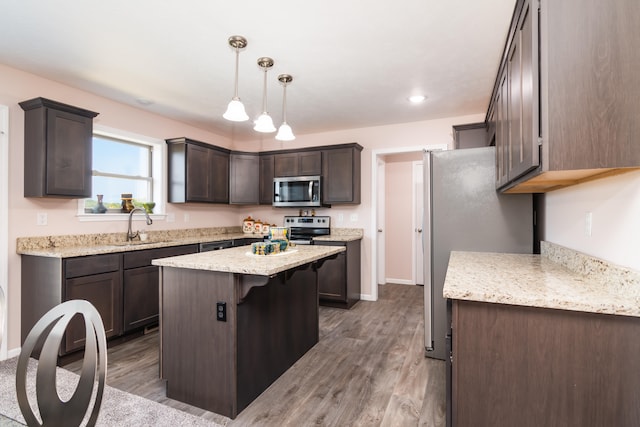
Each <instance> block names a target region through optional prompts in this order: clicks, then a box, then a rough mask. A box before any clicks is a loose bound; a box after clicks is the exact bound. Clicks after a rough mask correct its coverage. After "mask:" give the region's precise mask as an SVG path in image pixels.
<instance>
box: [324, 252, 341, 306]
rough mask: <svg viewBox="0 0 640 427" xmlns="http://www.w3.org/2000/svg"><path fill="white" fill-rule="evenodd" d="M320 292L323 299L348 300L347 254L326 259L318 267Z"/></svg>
mask: <svg viewBox="0 0 640 427" xmlns="http://www.w3.org/2000/svg"><path fill="white" fill-rule="evenodd" d="M318 292H319V295H320V298H321V299H326V300H333V301H341V302H346V301H347V256H346V253H345V252H341V253H339V254H338V257H337V258H335V259H327V260H325V261H324V262H323V263H322V265H321V266H320V268H319V269H318Z"/></svg>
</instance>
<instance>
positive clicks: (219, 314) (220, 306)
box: [216, 302, 227, 322]
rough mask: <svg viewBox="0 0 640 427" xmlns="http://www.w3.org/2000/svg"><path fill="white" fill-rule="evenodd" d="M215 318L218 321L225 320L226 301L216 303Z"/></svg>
mask: <svg viewBox="0 0 640 427" xmlns="http://www.w3.org/2000/svg"><path fill="white" fill-rule="evenodd" d="M216 320H218V321H219V322H226V321H227V303H226V302H217V303H216Z"/></svg>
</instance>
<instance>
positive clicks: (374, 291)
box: [369, 143, 449, 301]
mask: <svg viewBox="0 0 640 427" xmlns="http://www.w3.org/2000/svg"><path fill="white" fill-rule="evenodd" d="M448 149H449V147H448V144H446V143H445V144H429V145H424V146H418V147H398V148H381V149H377V150H372V151H371V228H370V229H369V233H370V236H371V254H372V257H371V272H370V273H371V301H377V300H378V283H377V282H378V281H377V271H378V270H377V269H378V238H377V234H378V233H377V230H376V227H377V224H378V209H377V206H378V196H377V192H378V188H377V187H378V167H377V165H378V156H384V155H387V154H397V153H412V152H422V151H424V150H428V151H433V150H448Z"/></svg>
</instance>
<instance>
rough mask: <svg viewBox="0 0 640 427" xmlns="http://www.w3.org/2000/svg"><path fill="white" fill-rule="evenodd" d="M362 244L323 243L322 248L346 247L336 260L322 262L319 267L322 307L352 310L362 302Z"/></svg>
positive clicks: (356, 241) (358, 241) (317, 243)
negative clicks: (356, 304)
mask: <svg viewBox="0 0 640 427" xmlns="http://www.w3.org/2000/svg"><path fill="white" fill-rule="evenodd" d="M360 242H361V240H354V241H351V242H342V241H321V240H317V241H315V242H314V243H315V244H316V245H322V246H346V248H347V250H346V251H345V252H340V253H339V254H338V256H337V257H336V258H327V259H324V260H322V262H321V263H319V264H320V266H319V267H318V292H319V298H320V305H325V306H330V307H338V308H351V307H352V306H353V305H354V304H355V303H357V302H358V301H360V280H361V276H360V260H361V256H360V253H361V251H360Z"/></svg>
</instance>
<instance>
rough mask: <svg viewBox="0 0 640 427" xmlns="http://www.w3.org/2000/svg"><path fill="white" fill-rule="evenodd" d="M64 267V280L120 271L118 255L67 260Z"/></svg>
mask: <svg viewBox="0 0 640 427" xmlns="http://www.w3.org/2000/svg"><path fill="white" fill-rule="evenodd" d="M64 266H65V268H64V271H65V275H64V277H65V278H66V279H70V278H72V277H81V276H88V275H91V274H100V273H108V272H111V271H118V270H119V269H120V254H108V255H92V256H84V257H78V258H69V259H66V260H65V263H64Z"/></svg>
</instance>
